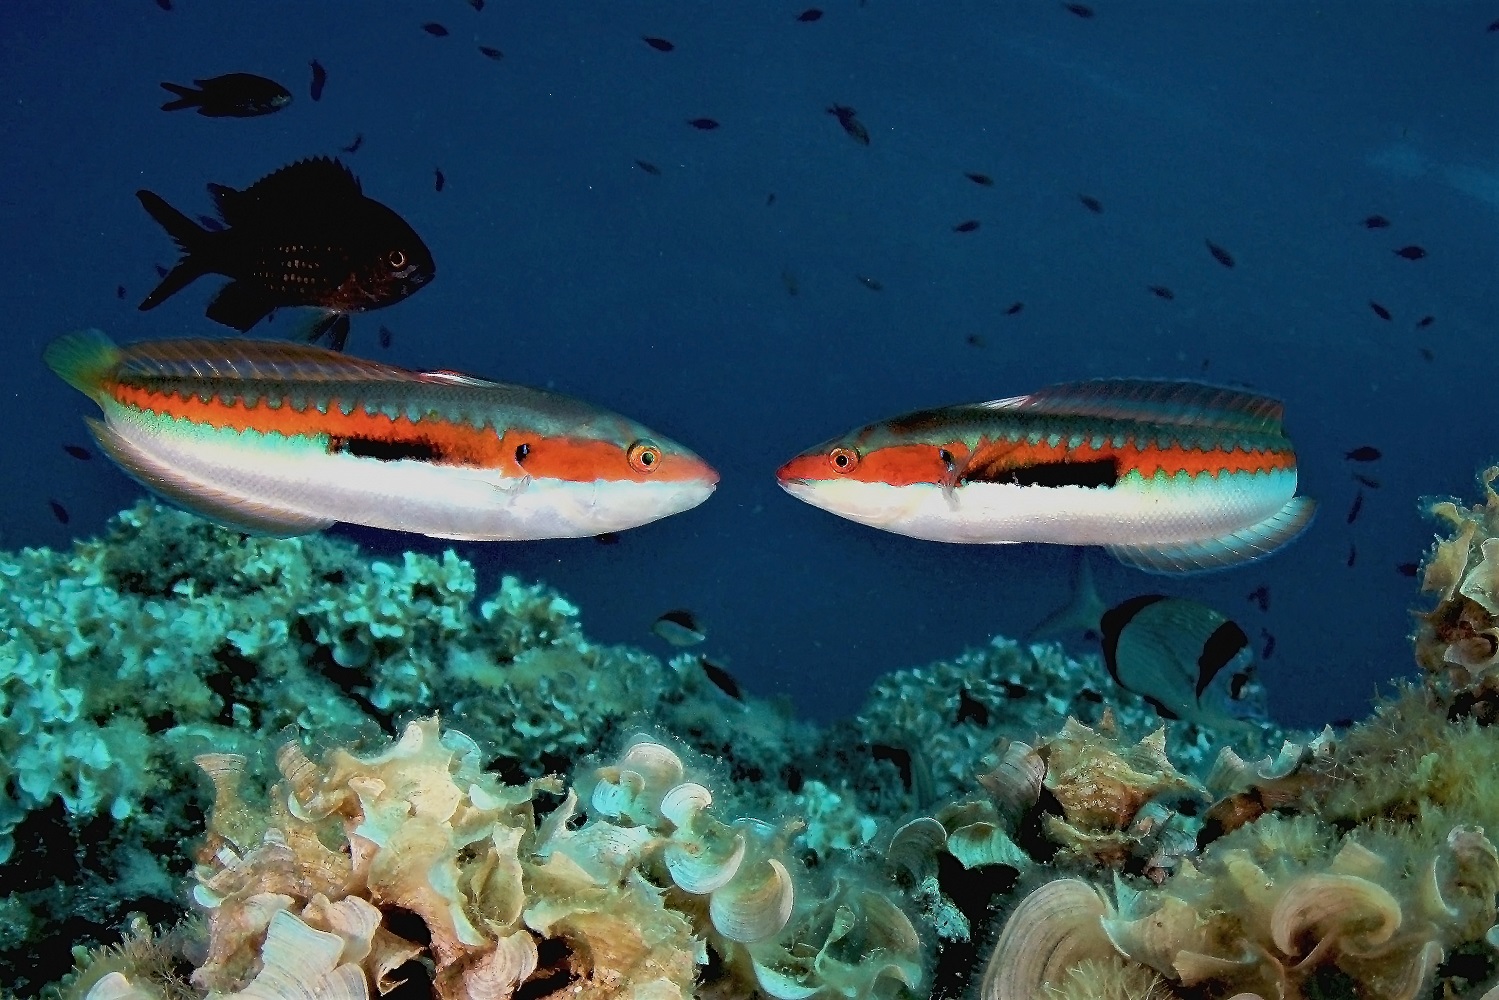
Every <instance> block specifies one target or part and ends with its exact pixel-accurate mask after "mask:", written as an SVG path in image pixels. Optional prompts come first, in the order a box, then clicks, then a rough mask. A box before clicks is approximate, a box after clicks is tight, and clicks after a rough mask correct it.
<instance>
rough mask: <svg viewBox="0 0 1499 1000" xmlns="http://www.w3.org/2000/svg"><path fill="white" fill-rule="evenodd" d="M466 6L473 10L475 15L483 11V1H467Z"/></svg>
mask: <svg viewBox="0 0 1499 1000" xmlns="http://www.w3.org/2000/svg"><path fill="white" fill-rule="evenodd" d="M468 5H469V6H470V7H472V8H473V9H474V12H475V13H479V12H481V11H483V10H484V0H468Z"/></svg>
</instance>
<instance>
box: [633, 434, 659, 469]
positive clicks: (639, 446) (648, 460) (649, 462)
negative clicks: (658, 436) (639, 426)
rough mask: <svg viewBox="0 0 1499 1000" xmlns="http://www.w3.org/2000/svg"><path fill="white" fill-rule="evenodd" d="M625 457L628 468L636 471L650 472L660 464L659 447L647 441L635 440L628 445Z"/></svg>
mask: <svg viewBox="0 0 1499 1000" xmlns="http://www.w3.org/2000/svg"><path fill="white" fill-rule="evenodd" d="M625 457H626V458H627V459H629V461H630V468H632V469H634V470H635V471H636V472H643V473H651V472H655V471H656V467H657V466H659V465H660V464H661V449H660V448H657V447H656V446H655V445H653V444H651V443H650V442H649V441H636V442H635V443H634V444H632V445H630V450H629V451H628V452H626V453H625Z"/></svg>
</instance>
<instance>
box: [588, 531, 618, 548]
mask: <svg viewBox="0 0 1499 1000" xmlns="http://www.w3.org/2000/svg"><path fill="white" fill-rule="evenodd" d="M593 540H594V541H595V542H598V543H599V544H600V545H618V544H619V532H617V531H606V532H604V533H603V534H599V535H594V536H593Z"/></svg>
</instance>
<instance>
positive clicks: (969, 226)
mask: <svg viewBox="0 0 1499 1000" xmlns="http://www.w3.org/2000/svg"><path fill="white" fill-rule="evenodd" d="M978 227H979V220H977V219H968V220H966V221H964V222H960V223H958V224H957V225H956V226H953V227H952V231H953V232H955V233H971V232H973V231H974V230H975V229H977V228H978Z"/></svg>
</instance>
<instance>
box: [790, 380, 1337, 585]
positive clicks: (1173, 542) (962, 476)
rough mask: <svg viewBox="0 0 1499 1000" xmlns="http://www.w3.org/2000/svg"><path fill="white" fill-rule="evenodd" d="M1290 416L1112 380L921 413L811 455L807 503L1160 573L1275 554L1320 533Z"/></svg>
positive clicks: (1194, 391) (1237, 400)
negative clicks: (1105, 557)
mask: <svg viewBox="0 0 1499 1000" xmlns="http://www.w3.org/2000/svg"><path fill="white" fill-rule="evenodd" d="M1281 410H1282V407H1281V404H1280V402H1279V401H1278V400H1274V399H1270V398H1268V397H1265V396H1259V395H1255V394H1252V393H1247V392H1242V391H1240V390H1237V389H1228V388H1223V387H1221V386H1214V385H1206V384H1204V383H1201V382H1173V381H1156V380H1149V379H1100V380H1096V381H1091V382H1077V383H1071V384H1066V385H1054V386H1051V387H1049V388H1046V389H1042V390H1040V391H1038V392H1033V393H1031V394H1030V395H1029V396H1016V397H1014V398H1012V399H1001V400H995V401H994V402H989V403H977V404H973V405H965V406H949V407H944V408H942V409H936V410H922V411H920V412H917V413H910V414H907V415H905V416H903V417H897V418H895V419H894V420H887V421H882V422H880V423H876V424H870V425H868V426H866V427H861V428H859V429H857V430H854V431H851V432H850V433H848V434H845V435H843V436H841V437H837V438H834V439H833V440H831V441H828V442H826V443H824V444H820V445H818V446H817V447H816V448H812V449H809V450H808V451H805V452H803V453H802V454H800V455H798V456H797V457H795V458H793V459H792V460H791V461H789V462H787V463H786V464H785V465H783V466H782V467H781V468H780V471H779V472H778V473H777V478H778V479H779V480H780V483H781V486H782V488H784V489H785V490H786V491H787V492H788V493H790V494H791V495H792V496H795V497H798V498H800V499H802V500H805V501H807V502H808V503H810V504H812V505H814V506H816V507H821V508H823V509H824V510H828V511H831V512H832V513H834V514H838V515H840V516H842V517H846V518H849V519H850V520H853V521H858V522H859V523H861V524H868V525H871V526H873V527H876V528H883V529H885V530H886V531H894V532H897V533H899V534H903V535H910V536H912V537H915V538H926V539H932V540H935V541H944V542H990V543H1000V542H1051V543H1055V544H1061V545H1102V546H1104V547H1105V548H1107V549H1108V550H1109V552H1111V553H1112V554H1113V555H1114V556H1116V557H1117V558H1118V559H1120V560H1121V561H1123V562H1125V563H1128V564H1129V565H1131V566H1136V567H1138V568H1140V569H1144V570H1149V571H1152V572H1158V573H1189V572H1194V571H1197V570H1207V569H1218V568H1221V567H1225V566H1233V565H1236V564H1238V563H1244V562H1249V561H1252V560H1255V559H1259V558H1262V557H1264V556H1267V555H1269V554H1270V553H1272V552H1274V551H1276V550H1277V549H1279V548H1281V547H1282V546H1284V545H1286V544H1287V543H1289V542H1290V541H1291V540H1292V539H1294V538H1295V537H1296V536H1297V535H1299V534H1300V533H1301V532H1302V531H1303V530H1304V529H1305V528H1306V526H1307V525H1308V524H1309V523H1310V521H1311V519H1312V515H1313V513H1314V512H1315V510H1316V504H1315V503H1314V502H1313V501H1311V500H1308V499H1307V498H1305V497H1298V496H1296V456H1295V453H1294V452H1293V451H1292V450H1291V443H1290V441H1288V440H1287V439H1286V437H1285V434H1284V433H1283V431H1282V429H1281Z"/></svg>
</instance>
